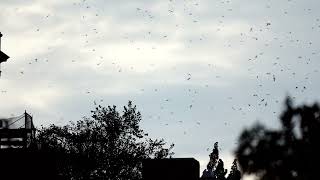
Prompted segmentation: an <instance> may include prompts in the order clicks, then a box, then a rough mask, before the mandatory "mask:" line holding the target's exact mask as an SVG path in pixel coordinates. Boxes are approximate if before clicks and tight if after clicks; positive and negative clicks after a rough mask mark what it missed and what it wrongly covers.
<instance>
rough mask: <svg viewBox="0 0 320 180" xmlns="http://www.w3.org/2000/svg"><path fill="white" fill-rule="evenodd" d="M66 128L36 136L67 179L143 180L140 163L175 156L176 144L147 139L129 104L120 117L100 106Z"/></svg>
mask: <svg viewBox="0 0 320 180" xmlns="http://www.w3.org/2000/svg"><path fill="white" fill-rule="evenodd" d="M91 112H92V116H91V117H90V118H87V117H84V118H83V119H82V120H79V121H77V122H75V123H70V124H68V125H65V126H56V125H50V126H49V127H42V129H40V130H39V132H38V134H37V141H38V144H40V146H41V148H40V149H41V150H42V151H46V152H52V153H54V154H55V155H56V157H57V163H58V164H57V167H58V170H57V171H58V173H59V175H60V176H61V177H63V178H66V179H106V180H115V179H120V180H121V179H125V180H131V179H132V180H133V179H141V168H142V167H141V160H142V159H145V158H165V157H169V156H171V155H172V154H173V152H172V148H173V146H174V145H173V144H171V145H170V146H169V147H165V144H166V143H165V141H164V140H163V139H151V138H148V134H147V133H145V132H144V131H143V130H142V129H141V128H140V126H139V122H140V121H141V114H140V112H138V111H137V109H136V106H134V105H133V104H132V102H131V101H129V103H128V105H127V106H124V108H123V111H122V113H119V112H118V110H117V109H116V106H112V107H111V106H108V107H102V106H100V105H98V106H96V108H95V109H94V110H93V111H91Z"/></svg>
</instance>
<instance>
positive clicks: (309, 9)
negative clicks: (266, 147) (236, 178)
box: [0, 0, 320, 168]
mask: <svg viewBox="0 0 320 180" xmlns="http://www.w3.org/2000/svg"><path fill="white" fill-rule="evenodd" d="M0 8H1V12H0V22H1V23H0V31H1V32H2V33H3V34H4V37H3V38H2V51H3V52H5V53H6V54H8V55H9V56H10V59H9V60H8V62H6V63H2V65H1V66H2V67H1V68H2V75H1V79H0V97H1V102H2V103H1V104H0V112H1V116H3V117H10V116H16V115H20V114H22V113H23V112H24V110H27V112H29V113H30V114H32V115H33V116H34V122H35V124H36V125H37V126H40V125H48V124H50V123H55V124H57V125H63V124H66V123H68V122H69V121H76V120H79V119H81V117H83V116H89V115H90V110H91V109H92V108H93V107H94V102H96V103H98V104H101V105H105V106H107V105H117V106H118V107H119V110H121V109H122V106H124V105H126V104H127V102H128V100H132V101H133V102H134V104H136V105H137V108H138V110H140V111H141V113H142V116H143V120H142V122H141V124H142V127H143V129H145V131H147V132H148V133H149V134H150V135H151V137H156V138H164V139H165V140H166V141H167V142H169V143H175V144H176V146H175V149H174V151H175V153H176V157H195V158H196V159H197V160H199V161H200V163H201V166H202V168H203V167H204V166H205V165H206V163H207V161H208V154H209V153H210V151H211V149H212V148H213V144H214V142H216V141H218V142H219V145H220V148H221V152H222V159H223V160H225V161H227V168H230V167H229V166H230V163H231V161H232V158H233V157H232V152H233V150H234V148H235V147H236V141H237V137H238V136H239V133H240V132H241V130H242V129H243V128H244V127H250V126H251V125H252V124H253V123H255V122H257V121H260V122H262V123H264V124H267V125H268V126H270V127H277V126H278V125H279V123H278V116H279V113H280V112H281V110H282V107H283V101H284V99H285V97H286V96H287V95H291V96H292V97H294V99H295V100H294V101H295V103H296V104H301V103H312V102H315V101H319V98H320V96H319V94H318V93H319V92H320V85H319V83H318V82H319V73H320V72H319V68H320V62H319V57H320V38H319V37H320V36H319V33H320V9H319V8H320V2H319V1H317V0H259V1H252V0H202V1H200V0H154V1H151V0H140V1H133V0H126V1H125V0H117V1H111V0H68V1H66V0H1V1H0Z"/></svg>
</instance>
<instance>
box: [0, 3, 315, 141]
mask: <svg viewBox="0 0 320 180" xmlns="http://www.w3.org/2000/svg"><path fill="white" fill-rule="evenodd" d="M266 2H267V3H269V2H270V1H266ZM293 2H294V1H293V0H288V3H293ZM90 3H91V1H88V0H81V1H78V2H74V3H73V4H72V5H73V6H74V7H73V8H82V12H84V13H83V15H81V17H80V19H81V23H90V20H91V19H92V18H94V17H95V18H102V19H103V18H104V17H105V14H106V13H108V12H104V11H102V10H98V11H97V12H94V11H96V9H99V8H100V7H95V6H94V5H91V4H90ZM201 3H202V2H201V1H197V0H181V1H178V0H169V1H168V2H167V6H166V8H164V10H162V11H161V12H162V13H163V12H164V14H161V15H160V14H159V12H157V11H156V10H154V11H153V9H152V8H148V7H134V8H132V14H131V15H132V16H133V17H134V18H136V19H139V20H141V21H143V22H144V24H145V25H148V24H150V26H151V27H149V30H147V31H142V32H140V36H141V37H142V38H143V40H146V41H151V42H156V41H167V42H169V43H170V41H173V40H174V39H175V33H176V32H178V33H179V32H186V31H193V30H192V28H194V29H195V30H197V29H200V28H201V26H202V25H203V24H205V23H207V22H204V23H202V21H201V15H200V14H201V13H200V11H201V9H205V8H206V7H205V5H204V4H201ZM215 3H216V4H219V6H217V8H222V10H221V9H220V10H219V12H223V14H221V15H220V16H219V17H213V19H214V21H215V22H213V24H215V28H216V29H215V32H216V33H220V32H223V31H224V30H225V28H227V27H228V23H229V22H230V18H232V17H233V15H232V13H233V12H235V11H237V10H236V9H235V8H234V7H232V3H233V1H231V0H219V1H217V2H215ZM209 8H210V7H209ZM264 8H266V9H272V8H273V6H271V5H268V4H266V5H264ZM288 9H289V8H288ZM288 9H285V10H284V11H283V16H290V10H288ZM158 11H159V10H158ZM211 11H215V10H214V9H212V10H210V12H211ZM265 11H270V12H272V10H265ZM311 11H312V9H311V8H307V9H304V10H303V12H311ZM88 12H90V13H88ZM117 13H119V14H121V13H122V12H117ZM126 13H128V12H126ZM126 13H125V14H126ZM181 16H183V18H181ZM54 17H55V14H54V13H52V14H51V13H50V14H45V15H44V16H43V19H44V21H50V20H51V18H54ZM319 17H320V16H319ZM125 18H129V17H125ZM165 18H168V19H170V22H174V21H173V20H172V19H175V18H177V19H179V18H181V19H184V21H183V22H179V21H177V22H174V23H173V24H174V25H173V26H174V27H175V29H176V32H170V31H168V30H165V29H163V30H162V29H160V30H159V29H155V28H153V27H152V26H153V25H157V23H162V22H164V21H165V20H164V19H165ZM235 18H237V17H235ZM116 20H118V19H116ZM127 21H130V20H127ZM275 21H276V19H275ZM274 24H277V26H279V23H274V22H273V21H270V20H269V21H265V22H263V23H262V24H261V23H260V24H258V25H252V26H248V28H247V30H246V31H245V32H239V33H238V34H237V35H235V37H232V38H233V39H226V43H225V44H222V45H221V46H224V47H223V48H224V49H225V50H230V51H232V49H234V48H239V47H241V46H246V43H248V44H250V46H248V47H250V48H254V46H255V45H257V49H253V50H252V51H251V52H254V54H252V55H251V56H250V57H248V58H247V59H245V60H242V61H243V63H245V64H247V65H248V66H249V67H248V68H247V70H246V71H247V72H246V74H247V75H248V76H249V77H250V78H251V77H253V78H251V79H247V80H246V82H251V83H252V84H253V85H252V87H254V89H255V90H253V91H252V94H251V95H250V96H251V97H253V98H255V99H254V100H250V102H242V103H239V102H237V101H234V99H237V98H238V97H234V96H233V95H232V94H225V96H226V97H225V98H224V100H225V102H226V103H227V104H232V105H231V107H230V111H236V112H240V114H241V115H246V114H247V113H248V112H254V111H256V110H257V108H267V107H269V106H275V104H279V103H281V102H282V100H283V99H279V98H280V97H276V98H274V96H273V94H272V88H277V87H279V86H276V85H274V86H273V84H276V83H281V82H283V81H286V80H292V79H294V78H297V77H298V74H299V77H300V75H301V74H302V73H301V72H300V73H296V72H295V68H292V67H293V65H292V64H291V63H290V62H287V61H286V60H284V61H282V57H281V56H278V55H276V56H275V57H273V59H272V60H269V58H270V56H273V55H274V54H277V52H276V51H279V52H280V51H281V48H283V49H285V48H286V47H285V46H295V47H300V46H304V47H306V48H308V49H312V50H313V51H311V50H310V52H311V54H306V52H309V51H306V50H305V52H304V53H303V54H305V56H303V55H298V56H297V57H296V59H294V60H292V63H296V64H298V65H297V66H300V64H301V66H305V65H309V64H310V69H311V70H309V71H308V72H306V73H305V74H304V80H305V81H308V80H309V77H311V76H314V74H315V73H318V70H317V68H316V67H314V66H313V65H315V64H316V63H314V60H313V58H316V57H317V56H318V55H319V51H318V50H317V48H316V47H315V45H314V44H316V43H317V42H315V43H313V42H312V41H310V40H304V39H296V38H295V32H294V31H289V32H286V33H283V34H281V35H277V34H276V33H275V31H276V30H274V29H273V25H274ZM313 24H314V25H313V26H312V27H310V28H308V30H310V31H317V32H318V31H319V29H320V22H319V18H315V21H314V23H313ZM160 26H162V25H160ZM163 26H165V25H163ZM92 27H94V26H92ZM41 31H42V29H41V27H37V28H35V33H40V32H41ZM66 31H67V30H66ZM66 31H62V32H61V34H60V35H61V36H63V35H65V34H66V33H67V32H66ZM103 31H104V30H103V29H99V28H95V27H94V28H91V31H89V32H85V33H83V34H81V38H82V39H83V47H85V48H88V47H91V46H90V45H89V44H92V43H94V42H92V41H91V40H92V38H91V36H93V37H95V38H96V37H103V36H104V35H103ZM162 31H163V33H161V32H162ZM210 33H211V32H210ZM211 35H212V34H209V33H206V32H205V30H204V31H203V33H201V34H199V35H197V34H196V35H194V36H192V37H190V38H187V39H184V40H182V41H183V43H184V45H185V48H186V49H185V50H186V51H192V48H195V47H196V46H198V45H199V44H201V43H202V44H206V43H208V41H210V40H212V38H211ZM269 35H274V37H271V39H268V40H266V38H265V37H264V36H269ZM122 38H123V39H122V40H121V41H124V42H127V43H128V44H132V46H131V47H132V48H134V49H135V50H137V51H143V50H145V51H150V50H151V51H157V49H158V48H159V47H161V46H160V45H159V46H158V47H157V44H156V43H150V44H152V45H151V47H150V48H149V49H146V47H139V46H136V42H138V41H139V39H137V38H136V37H131V34H130V32H128V33H124V34H123V35H122ZM153 38H154V39H156V41H152V39H153ZM314 41H316V39H315V40H314ZM201 46H203V45H201ZM270 49H273V53H274V54H271V53H270ZM48 50H51V49H50V47H48ZM89 51H90V52H91V53H92V54H95V56H97V57H98V58H97V60H96V61H94V62H93V63H94V65H95V66H96V67H97V68H99V67H103V66H106V65H107V66H108V67H109V68H112V69H114V70H115V72H117V73H128V72H129V73H131V74H132V73H134V72H135V66H134V65H132V66H129V67H127V66H124V65H123V64H121V63H119V62H118V61H117V60H111V61H110V60H108V59H107V58H105V57H104V55H103V54H98V49H97V48H91V49H90V50H89ZM265 51H268V52H265ZM124 53H125V52H124ZM225 53H229V52H227V51H226V52H225ZM292 54H295V53H294V52H292ZM265 56H266V57H265ZM284 58H286V57H284ZM79 61H81V60H77V59H76V58H75V59H71V60H70V62H67V63H72V64H75V65H76V64H77V63H79ZM49 62H51V60H50V58H34V59H33V60H31V61H28V62H27V65H30V66H33V65H35V64H39V63H49ZM52 63H54V62H52ZM168 66H170V65H168ZM149 67H150V68H151V69H153V68H157V64H156V63H154V62H152V63H150V65H149ZM264 67H265V68H264ZM24 69H28V70H29V71H31V68H27V67H25V68H24ZM206 69H210V70H211V72H213V73H216V72H219V67H216V66H215V63H207V64H206ZM172 70H173V71H174V70H177V71H178V70H179V66H174V67H173V68H172ZM203 71H207V70H203ZM178 72H180V71H178ZM221 72H222V71H221ZM303 73H304V72H303ZM19 74H20V75H21V76H25V75H26V74H28V72H27V71H26V70H20V71H19ZM225 76H229V75H227V74H221V73H220V74H219V73H216V74H214V76H212V77H214V79H212V80H208V81H207V82H205V83H204V84H203V85H202V86H195V85H194V83H195V82H197V81H199V77H197V72H184V73H182V75H181V76H180V77H181V79H180V80H181V81H184V82H186V83H185V84H186V85H185V86H183V87H186V89H184V90H183V93H185V94H186V95H187V96H188V97H189V100H188V102H189V103H188V104H186V105H185V108H184V109H185V111H186V112H190V113H191V114H192V112H193V110H194V108H195V107H196V106H199V103H198V102H197V100H198V99H199V96H201V93H202V92H203V91H205V90H203V89H211V88H214V86H213V87H212V86H211V84H212V83H211V81H219V82H223V81H227V80H228V79H224V77H225ZM289 76H290V78H289ZM210 77H211V76H210ZM293 81H294V80H293ZM264 83H266V84H267V85H265V84H264ZM272 83H273V84H272ZM290 85H292V83H291V84H290ZM169 86H170V85H168V84H167V85H165V86H159V87H142V88H138V89H137V91H138V93H141V94H144V93H148V94H150V93H161V92H162V91H164V92H167V89H165V88H163V89H161V87H166V88H167V87H169ZM48 87H52V86H51V85H49V86H48ZM263 88H267V89H268V88H269V89H270V88H271V90H268V91H269V92H267V90H264V89H263ZM292 88H293V90H294V92H300V93H304V92H306V91H308V85H307V83H305V82H300V84H296V85H294V87H292ZM1 93H7V90H4V89H3V90H1ZM83 93H84V94H85V95H93V94H95V92H94V90H93V89H90V88H87V89H85V90H83ZM248 93H251V92H243V94H245V95H244V96H246V97H247V94H248ZM169 96H170V94H169ZM282 98H284V97H282ZM294 98H295V97H294ZM174 100H175V97H163V98H161V100H160V102H159V103H160V106H159V108H160V109H157V110H155V111H158V113H156V114H149V115H146V117H147V118H149V119H156V120H157V122H159V124H160V125H163V126H169V125H171V124H170V122H168V121H166V120H164V121H159V120H161V119H166V118H171V117H174V116H175V115H176V114H177V113H175V110H174V105H172V102H173V101H174ZM103 102H104V100H103V99H102V98H101V99H95V100H94V104H99V103H103ZM170 103H171V105H168V104H170ZM213 103H214V102H213ZM167 105H168V106H167ZM166 106H167V107H166ZM208 109H209V110H216V109H217V108H216V105H209V108H208ZM271 109H272V113H273V114H276V115H277V113H279V112H278V111H277V110H275V109H274V108H271ZM165 110H166V112H167V114H166V115H165V116H164V117H165V118H162V115H163V114H161V113H163V112H164V111H165ZM175 123H178V124H183V123H185V120H180V119H178V120H176V121H175V122H174V123H173V124H175ZM193 123H194V125H196V126H201V125H203V126H206V125H207V124H205V123H202V122H201V120H195V121H194V122H193ZM231 123H232V122H231ZM223 124H224V125H225V126H228V125H229V124H230V122H228V121H224V122H223ZM183 134H185V135H186V134H187V131H183Z"/></svg>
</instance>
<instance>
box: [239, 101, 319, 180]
mask: <svg viewBox="0 0 320 180" xmlns="http://www.w3.org/2000/svg"><path fill="white" fill-rule="evenodd" d="M280 120H281V124H282V126H281V129H279V130H270V129H266V128H265V127H264V126H262V125H255V126H254V127H253V128H251V129H247V130H245V131H243V132H242V134H241V136H240V139H239V141H240V144H239V146H238V148H237V150H236V155H237V158H238V160H239V164H240V166H241V168H242V170H243V172H244V173H246V174H252V173H253V174H256V175H257V176H258V177H259V178H260V179H262V180H269V179H270V180H271V179H272V180H307V179H308V180H313V179H319V170H318V165H317V164H319V162H320V154H319V152H320V141H319V138H320V109H319V106H318V105H317V104H314V105H312V106H307V105H303V106H300V107H293V106H292V103H291V100H290V99H289V98H288V99H287V101H286V110H285V111H284V112H283V113H282V115H281V118H280Z"/></svg>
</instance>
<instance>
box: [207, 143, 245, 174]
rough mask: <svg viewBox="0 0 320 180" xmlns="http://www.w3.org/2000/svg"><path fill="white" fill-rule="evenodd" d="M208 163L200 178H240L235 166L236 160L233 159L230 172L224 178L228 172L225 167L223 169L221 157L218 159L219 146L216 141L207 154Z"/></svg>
mask: <svg viewBox="0 0 320 180" xmlns="http://www.w3.org/2000/svg"><path fill="white" fill-rule="evenodd" d="M209 158H210V159H209V163H208V165H207V168H206V169H205V170H204V171H203V173H202V176H201V179H202V180H240V179H241V173H240V171H239V170H238V168H237V161H236V160H234V162H233V164H232V167H231V172H230V173H229V175H228V177H227V178H226V174H227V172H228V170H227V169H224V162H223V161H222V159H219V148H218V142H216V143H215V144H214V148H213V149H212V152H211V153H210V155H209Z"/></svg>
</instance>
